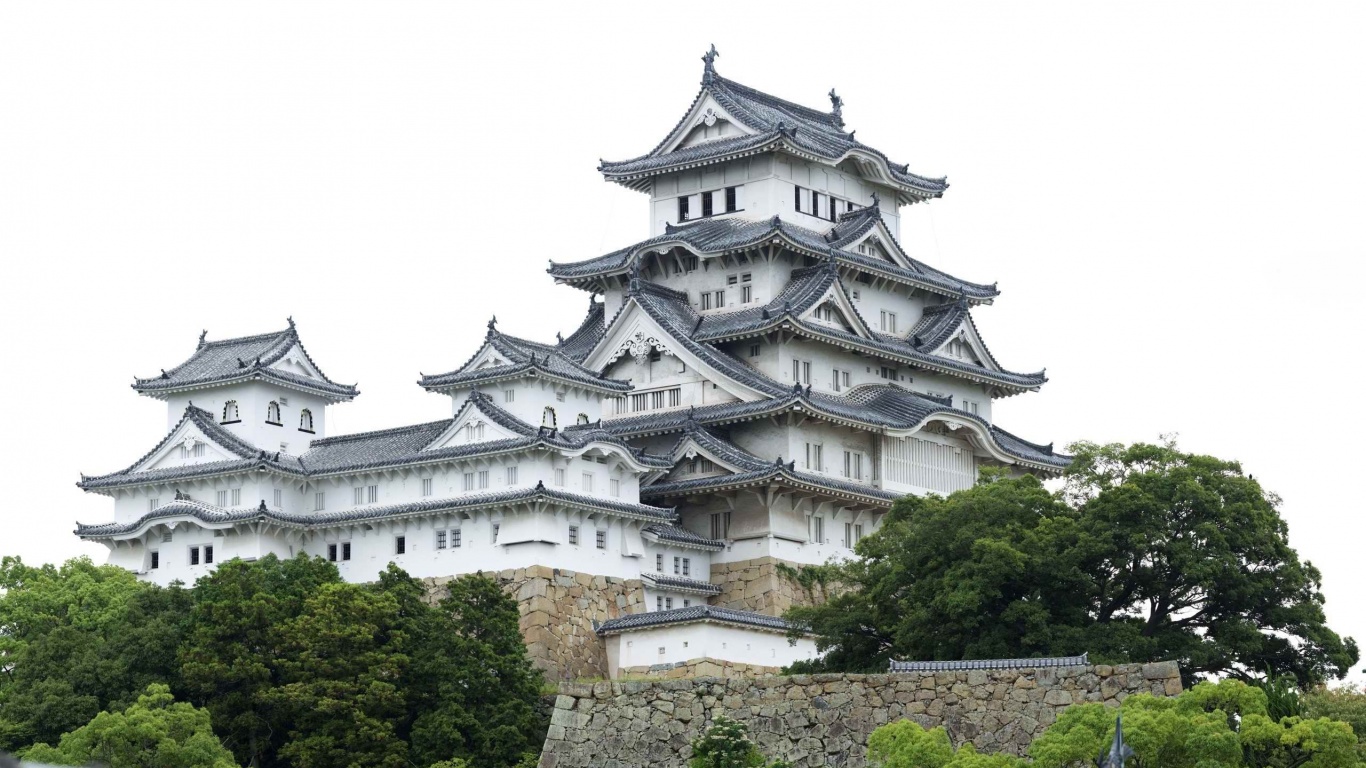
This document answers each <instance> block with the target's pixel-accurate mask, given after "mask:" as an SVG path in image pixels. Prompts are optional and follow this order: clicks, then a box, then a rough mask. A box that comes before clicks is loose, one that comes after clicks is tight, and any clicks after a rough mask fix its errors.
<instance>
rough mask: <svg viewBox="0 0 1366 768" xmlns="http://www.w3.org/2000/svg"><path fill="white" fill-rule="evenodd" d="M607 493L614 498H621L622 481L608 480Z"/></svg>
mask: <svg viewBox="0 0 1366 768" xmlns="http://www.w3.org/2000/svg"><path fill="white" fill-rule="evenodd" d="M607 491H608V493H611V494H612V496H613V497H614V498H616V497H620V496H621V481H620V480H618V479H616V478H615V477H614V478H612V479H611V480H608V481H607Z"/></svg>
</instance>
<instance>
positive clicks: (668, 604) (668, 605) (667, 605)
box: [664, 597, 674, 611]
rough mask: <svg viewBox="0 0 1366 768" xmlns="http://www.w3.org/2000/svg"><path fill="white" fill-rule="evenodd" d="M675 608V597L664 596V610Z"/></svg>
mask: <svg viewBox="0 0 1366 768" xmlns="http://www.w3.org/2000/svg"><path fill="white" fill-rule="evenodd" d="M673 609H674V599H673V598H672V597H666V598H664V610H666V611H672V610H673Z"/></svg>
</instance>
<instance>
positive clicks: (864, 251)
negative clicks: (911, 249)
mask: <svg viewBox="0 0 1366 768" xmlns="http://www.w3.org/2000/svg"><path fill="white" fill-rule="evenodd" d="M843 250H845V251H849V252H850V253H857V254H859V255H861V256H866V257H868V258H870V259H877V260H879V261H885V262H887V263H889V264H895V265H896V266H898V267H901V268H902V269H909V270H914V271H916V272H919V271H920V270H919V268H917V267H916V266H915V264H914V263H913V262H912V261H911V259H910V257H909V256H907V255H906V252H905V251H903V250H901V246H900V245H898V244H897V241H896V238H895V237H893V236H892V233H891V230H889V229H887V224H886V222H884V221H882V219H878V220H877V221H876V222H875V223H874V224H873V226H872V227H870V228H869V229H868V231H867V232H865V233H864V234H863V236H862V237H860V238H858V239H856V240H854V241H853V242H851V243H849V244H848V245H846V246H844V247H843Z"/></svg>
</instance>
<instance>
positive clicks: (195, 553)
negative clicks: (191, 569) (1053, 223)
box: [190, 547, 199, 565]
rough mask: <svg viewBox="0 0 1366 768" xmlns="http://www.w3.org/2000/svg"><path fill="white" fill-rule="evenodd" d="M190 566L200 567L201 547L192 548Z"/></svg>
mask: <svg viewBox="0 0 1366 768" xmlns="http://www.w3.org/2000/svg"><path fill="white" fill-rule="evenodd" d="M190 565H199V547H190Z"/></svg>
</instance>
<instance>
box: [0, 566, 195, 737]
mask: <svg viewBox="0 0 1366 768" xmlns="http://www.w3.org/2000/svg"><path fill="white" fill-rule="evenodd" d="M189 605H190V596H189V594H188V593H187V592H186V590H183V589H181V588H179V587H178V586H174V587H171V588H165V589H163V588H160V587H156V586H153V585H150V584H144V583H141V582H139V581H137V579H136V577H135V576H134V575H133V574H132V573H130V572H128V571H127V570H125V569H123V568H118V567H114V566H96V565H94V564H93V563H91V562H90V560H89V559H87V558H79V559H73V560H70V561H68V562H67V563H66V564H64V565H63V566H61V567H60V568H57V567H54V566H52V565H44V566H41V567H36V568H35V567H30V566H27V565H24V564H23V562H22V561H21V560H19V559H18V558H10V557H7V558H4V559H3V560H0V657H3V658H4V659H5V669H4V674H0V750H3V749H9V750H18V749H21V748H23V747H24V746H27V745H29V744H32V743H34V742H38V741H45V742H55V741H57V739H58V738H59V737H60V736H61V735H62V734H63V733H65V732H67V731H70V730H72V729H73V728H76V727H78V726H81V725H83V724H85V723H87V722H89V721H90V720H91V718H93V717H94V716H95V715H96V714H97V713H99V712H100V711H101V710H105V709H109V710H120V709H123V708H125V707H127V706H129V705H130V704H132V703H133V702H134V701H136V700H137V697H138V695H139V694H140V693H141V692H142V691H143V690H145V688H146V687H147V685H148V684H150V683H153V682H174V681H175V679H176V664H175V649H176V647H177V645H178V644H179V642H180V638H181V636H182V634H183V631H184V625H185V616H186V614H187V613H188V610H189Z"/></svg>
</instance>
